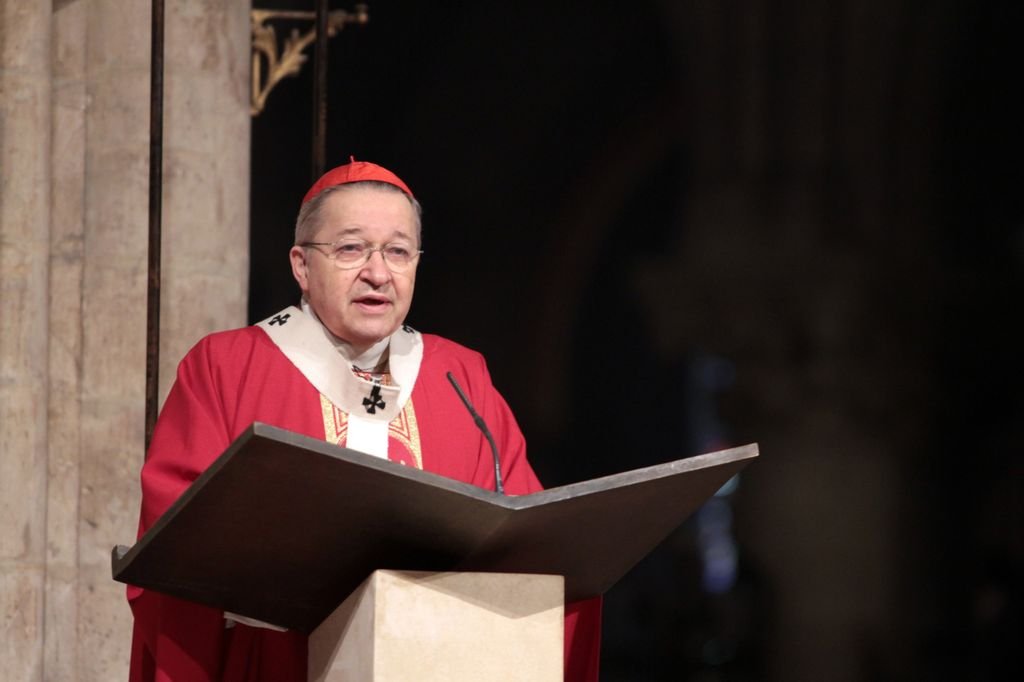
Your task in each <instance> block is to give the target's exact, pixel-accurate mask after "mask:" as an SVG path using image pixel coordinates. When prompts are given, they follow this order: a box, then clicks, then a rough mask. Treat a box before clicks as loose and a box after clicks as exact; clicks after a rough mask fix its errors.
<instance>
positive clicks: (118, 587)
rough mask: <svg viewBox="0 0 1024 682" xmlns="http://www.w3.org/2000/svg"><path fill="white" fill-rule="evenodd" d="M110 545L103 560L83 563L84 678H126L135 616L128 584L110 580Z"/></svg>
mask: <svg viewBox="0 0 1024 682" xmlns="http://www.w3.org/2000/svg"><path fill="white" fill-rule="evenodd" d="M121 537H123V536H121ZM109 551H110V548H109V547H108V548H107V552H108V556H107V558H106V560H105V561H104V562H102V563H97V564H88V565H87V564H83V565H82V567H81V568H80V575H79V580H80V581H81V588H80V590H79V607H78V609H79V617H78V646H79V648H80V651H81V654H80V658H81V664H80V671H79V673H78V675H79V679H81V680H127V679H128V662H129V660H130V658H131V640H132V616H131V609H130V608H129V607H128V601H127V599H126V598H125V587H124V585H122V584H121V583H116V582H114V581H113V580H111V579H110V557H109Z"/></svg>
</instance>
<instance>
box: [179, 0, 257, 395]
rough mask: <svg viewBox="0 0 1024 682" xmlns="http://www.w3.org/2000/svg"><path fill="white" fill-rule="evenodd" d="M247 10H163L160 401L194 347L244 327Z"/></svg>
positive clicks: (220, 5) (215, 6) (198, 5)
mask: <svg viewBox="0 0 1024 682" xmlns="http://www.w3.org/2000/svg"><path fill="white" fill-rule="evenodd" d="M249 6H250V3H248V2H233V1H226V0H221V1H219V2H210V1H209V0H179V1H178V2H174V3H168V5H167V25H166V42H167V49H166V56H165V59H166V87H165V103H164V125H165V139H164V217H163V296H162V298H161V313H160V323H161V333H160V343H161V352H160V397H161V402H162V401H163V398H164V397H166V395H167V391H168V390H170V386H171V383H172V382H173V381H174V375H175V371H176V369H177V365H178V362H179V361H180V360H181V358H182V356H184V355H185V353H186V352H187V351H188V349H189V348H191V347H192V346H193V345H194V344H195V342H196V341H198V340H199V339H200V338H201V337H202V336H204V335H205V334H208V333H210V332H211V331H215V330H220V329H227V328H231V327H240V326H243V325H245V323H246V311H247V301H248V291H249V282H248V272H249V145H250V132H249V131H250V117H249V68H250V66H249V54H250V52H249V51H250V47H249V46H250V28H249Z"/></svg>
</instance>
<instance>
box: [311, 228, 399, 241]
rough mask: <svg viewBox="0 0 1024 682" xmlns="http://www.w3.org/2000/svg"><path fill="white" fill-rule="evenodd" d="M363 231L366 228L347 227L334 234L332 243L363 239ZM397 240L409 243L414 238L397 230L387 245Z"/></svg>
mask: <svg viewBox="0 0 1024 682" xmlns="http://www.w3.org/2000/svg"><path fill="white" fill-rule="evenodd" d="M363 230H364V228H362V227H347V228H345V229H344V230H341V231H339V232H335V233H334V238H333V239H332V240H331V241H337V240H339V239H344V238H345V237H353V236H355V237H360V238H362V236H363ZM396 239H405V240H408V241H412V237H411V236H409V235H407V234H406V233H405V232H403V231H402V230H396V231H395V233H394V234H393V235H392V236H391V237H390V238H389V239H388V241H387V243H390V242H393V241H395V240H396Z"/></svg>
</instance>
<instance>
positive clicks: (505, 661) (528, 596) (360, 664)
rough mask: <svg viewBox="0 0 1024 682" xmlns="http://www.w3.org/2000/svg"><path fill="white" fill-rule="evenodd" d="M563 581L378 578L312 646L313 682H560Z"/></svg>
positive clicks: (503, 576)
mask: <svg viewBox="0 0 1024 682" xmlns="http://www.w3.org/2000/svg"><path fill="white" fill-rule="evenodd" d="M563 604H564V580H563V578H562V577H561V576H547V575H523V574H514V573H423V572H412V571H376V572H375V573H373V574H372V575H371V576H370V577H369V578H367V579H366V581H365V582H364V583H363V584H362V585H361V586H360V587H359V589H358V590H356V591H355V592H353V593H352V595H351V596H350V597H349V598H348V599H346V600H345V602H344V603H343V604H342V605H341V606H339V607H338V608H337V609H336V610H335V611H334V613H332V614H331V615H330V616H329V617H328V618H327V620H325V621H324V622H323V623H322V624H321V625H320V627H319V628H317V629H316V630H315V631H314V632H313V634H311V635H310V637H309V680H310V681H311V682H314V681H315V682H340V681H341V680H344V681H345V682H370V681H371V680H372V681H373V682H408V681H409V680H417V681H420V682H431V681H434V680H437V681H441V680H443V681H444V682H461V681H467V682H468V681H469V680H472V681H473V682H479V680H489V681H504V682H519V681H522V682H546V681H550V682H560V681H561V680H562V665H563V644H562V639H563V636H564V620H563V619H564V606H563Z"/></svg>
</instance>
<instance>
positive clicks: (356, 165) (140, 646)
mask: <svg viewBox="0 0 1024 682" xmlns="http://www.w3.org/2000/svg"><path fill="white" fill-rule="evenodd" d="M420 216H421V209H420V205H419V203H418V202H417V201H416V199H415V197H414V196H413V193H412V191H411V190H410V189H409V187H408V186H407V185H406V184H405V183H404V182H403V181H402V180H401V179H399V178H398V176H396V175H395V174H394V173H392V172H390V171H388V170H387V169H385V168H382V167H380V166H378V165H376V164H372V163H367V162H361V161H355V160H352V161H351V162H350V163H348V164H345V165H343V166H339V167H338V168H335V169H333V170H331V171H329V172H328V173H326V174H325V175H324V176H323V177H322V178H320V179H319V180H318V181H317V182H316V184H314V185H313V187H312V188H311V189H310V190H309V192H308V193H307V194H306V196H305V198H304V199H303V201H302V206H301V209H300V211H299V215H298V219H297V221H296V228H295V245H294V246H293V247H292V248H291V250H290V252H289V257H290V260H291V266H292V272H293V274H294V276H295V279H296V281H297V282H298V284H299V287H300V289H301V290H302V300H301V302H300V305H299V306H290V307H288V308H286V309H284V310H282V311H280V312H278V313H276V314H274V315H272V316H271V317H269V318H267V319H266V320H263V321H262V322H259V323H258V324H256V325H253V326H251V327H246V328H243V329H236V330H232V331H226V332H219V333H215V334H212V335H210V336H207V337H206V338H204V339H202V340H201V341H199V343H197V344H196V345H195V347H193V348H192V350H190V351H189V353H188V354H187V355H186V356H185V358H184V359H183V360H182V361H181V364H180V366H179V368H178V374H177V378H176V381H175V383H174V386H173V387H172V389H171V391H170V394H169V395H168V397H167V401H166V403H165V405H164V407H163V411H162V412H161V414H160V417H159V419H158V421H157V424H156V428H155V430H154V433H153V439H152V443H151V445H150V449H149V452H148V455H147V460H146V463H145V465H144V467H143V469H142V477H141V478H142V493H143V499H142V512H141V518H140V525H139V536H140V537H141V536H142V534H143V533H145V531H146V530H147V529H148V528H149V527H150V526H152V524H153V523H154V522H155V521H156V520H157V519H158V518H159V516H160V515H161V514H162V513H163V512H164V511H165V510H166V509H167V508H168V507H169V506H170V505H171V504H172V503H173V502H174V501H175V500H176V499H177V498H178V497H179V496H180V495H181V494H182V493H183V492H184V491H185V489H186V488H187V487H188V486H189V484H190V483H191V482H192V481H194V480H195V479H196V477H198V476H199V474H200V473H202V472H203V470H205V469H206V467H208V466H209V465H210V464H211V463H212V462H213V461H214V460H215V459H216V458H217V456H219V455H220V454H221V453H222V452H223V451H224V449H225V448H226V447H227V446H228V445H229V444H230V443H231V441H232V440H234V438H235V437H236V436H238V435H239V434H240V433H241V432H242V431H244V430H245V429H246V428H247V427H248V426H249V425H250V424H252V423H253V422H256V421H259V422H263V423H267V424H271V425H273V426H278V427H281V428H284V429H288V430H290V431H294V432H297V433H301V434H304V435H307V436H311V437H314V438H322V439H326V440H328V441H330V442H332V443H337V444H340V445H344V446H346V447H349V448H351V449H354V450H359V451H361V452H364V453H368V454H370V455H374V456H377V457H382V458H388V459H390V460H393V461H395V462H400V463H402V464H404V465H406V466H412V467H417V468H420V469H425V470H428V471H432V472H434V473H438V474H441V475H444V476H448V477H450V478H453V479H457V480H460V481H465V482H468V483H472V484H475V485H478V486H480V487H483V488H488V489H494V487H495V484H496V476H495V465H494V461H493V459H492V453H491V449H490V447H489V445H488V443H487V442H486V440H485V438H484V437H483V436H482V435H481V433H480V431H479V430H478V429H477V427H476V425H475V424H474V422H473V420H472V418H471V417H470V416H469V414H468V413H467V411H466V408H465V407H464V406H463V404H462V403H461V402H460V398H459V396H458V394H457V393H456V391H455V390H454V389H453V387H452V386H451V384H449V382H448V379H447V374H448V373H449V372H450V373H451V374H452V375H453V376H454V378H455V379H456V381H457V382H458V384H459V385H460V386H461V387H462V390H463V391H464V392H465V393H466V394H467V395H468V397H469V400H470V401H471V403H472V404H473V405H474V406H475V407H476V409H477V411H478V412H479V413H480V414H481V416H482V417H483V419H484V421H485V422H486V423H487V425H488V426H489V427H490V429H491V431H492V433H493V435H494V439H495V441H496V444H497V449H498V452H499V453H500V455H501V461H500V471H501V477H502V479H503V480H504V486H505V490H506V491H507V492H508V493H509V494H513V495H515V494H525V493H530V492H534V491H537V490H539V489H540V484H539V483H538V481H537V478H536V477H535V476H534V473H533V471H532V470H531V468H530V464H529V462H528V461H527V458H526V447H525V442H524V439H523V436H522V433H521V432H520V430H519V427H518V425H517V424H516V421H515V418H514V417H513V415H512V413H511V411H510V410H509V407H508V405H507V404H506V403H505V401H504V400H503V399H502V397H501V396H500V395H499V394H498V392H497V391H496V390H495V388H494V386H493V385H492V384H491V379H490V376H489V374H488V372H487V367H486V364H485V362H484V359H483V357H482V356H481V355H480V354H478V353H476V352H474V351H471V350H469V349H467V348H464V347H462V346H460V345H458V344H456V343H454V342H452V341H449V340H447V339H444V338H441V337H438V336H434V335H431V334H422V333H420V332H418V331H416V330H415V329H412V328H411V327H409V326H407V325H405V324H404V321H405V317H406V314H407V313H408V311H409V306H410V304H411V303H412V297H413V290H414V286H415V282H416V268H417V265H418V263H419V259H420V256H421V253H422V252H421V250H420V244H421V238H420V237H421V224H420ZM128 598H129V602H130V603H131V607H132V611H133V613H134V616H135V627H134V633H133V641H132V661H131V680H133V682H136V681H137V682H142V681H150V680H154V681H155V680H186V681H188V682H193V681H198V680H228V681H231V682H234V681H238V680H246V681H260V682H262V681H267V682H269V681H271V680H274V681H275V682H281V681H295V682H302V681H304V680H306V674H307V673H306V665H307V662H306V656H307V653H306V637H305V636H304V635H302V634H300V633H296V632H288V631H282V630H280V629H279V628H274V627H273V626H272V625H271V624H267V623H257V622H252V621H249V620H248V619H244V618H241V617H238V616H233V615H231V614H224V613H222V612H220V611H217V610H215V609H212V608H209V607H206V606H201V605H198V604H194V603H190V602H186V601H182V600H179V599H176V598H173V597H169V596H165V595H161V594H159V593H156V592H153V591H150V590H142V589H140V588H136V587H129V588H128ZM599 642H600V601H599V600H590V601H587V602H580V603H577V604H569V605H567V606H566V630H565V655H566V668H565V670H566V675H565V677H566V679H567V680H570V679H571V680H595V679H597V661H598V649H599Z"/></svg>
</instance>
